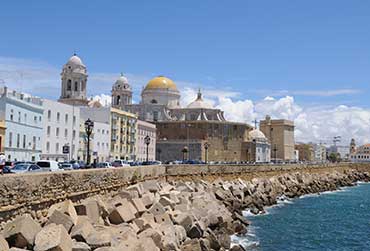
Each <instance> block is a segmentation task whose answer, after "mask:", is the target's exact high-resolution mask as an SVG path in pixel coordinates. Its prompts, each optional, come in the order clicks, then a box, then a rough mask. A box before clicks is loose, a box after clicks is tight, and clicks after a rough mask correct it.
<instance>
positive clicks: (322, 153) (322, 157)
mask: <svg viewBox="0 0 370 251" xmlns="http://www.w3.org/2000/svg"><path fill="white" fill-rule="evenodd" d="M312 147H313V151H314V160H315V161H319V162H325V161H326V147H325V146H324V145H322V144H312Z"/></svg>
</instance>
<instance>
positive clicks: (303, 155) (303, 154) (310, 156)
mask: <svg viewBox="0 0 370 251" xmlns="http://www.w3.org/2000/svg"><path fill="white" fill-rule="evenodd" d="M295 149H296V150H298V151H299V155H298V160H299V161H308V162H311V161H314V159H315V152H314V149H313V146H312V144H305V143H298V144H296V145H295Z"/></svg>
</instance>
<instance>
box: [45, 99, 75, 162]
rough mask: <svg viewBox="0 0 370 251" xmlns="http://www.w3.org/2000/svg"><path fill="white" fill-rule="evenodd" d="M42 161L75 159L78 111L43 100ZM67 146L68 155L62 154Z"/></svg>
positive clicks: (69, 106) (72, 107) (58, 103)
mask: <svg viewBox="0 0 370 251" xmlns="http://www.w3.org/2000/svg"><path fill="white" fill-rule="evenodd" d="M43 107H44V121H43V143H42V154H41V158H42V159H48V160H56V161H67V160H75V159H77V152H78V145H79V123H80V109H79V108H78V107H74V106H71V105H67V104H63V103H60V102H57V101H52V100H48V99H44V100H43ZM64 146H67V148H68V149H69V153H63V147H64Z"/></svg>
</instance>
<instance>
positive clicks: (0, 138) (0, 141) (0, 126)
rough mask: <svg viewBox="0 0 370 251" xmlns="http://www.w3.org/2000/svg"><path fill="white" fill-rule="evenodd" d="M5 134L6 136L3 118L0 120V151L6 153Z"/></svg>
mask: <svg viewBox="0 0 370 251" xmlns="http://www.w3.org/2000/svg"><path fill="white" fill-rule="evenodd" d="M5 136H6V126H5V120H1V121H0V152H1V153H4V148H5Z"/></svg>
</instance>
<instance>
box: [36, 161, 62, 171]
mask: <svg viewBox="0 0 370 251" xmlns="http://www.w3.org/2000/svg"><path fill="white" fill-rule="evenodd" d="M36 165H38V166H39V167H41V168H45V169H49V170H50V171H52V172H56V171H63V169H60V168H59V165H58V162H56V161H54V160H39V161H37V162H36Z"/></svg>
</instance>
